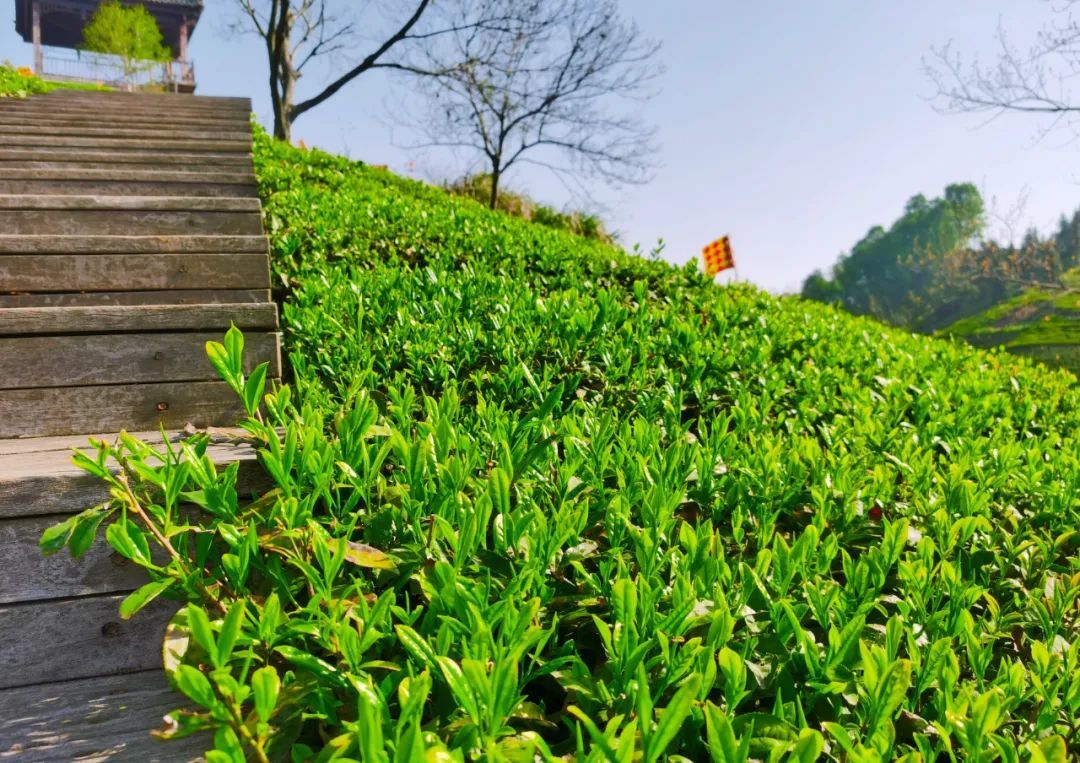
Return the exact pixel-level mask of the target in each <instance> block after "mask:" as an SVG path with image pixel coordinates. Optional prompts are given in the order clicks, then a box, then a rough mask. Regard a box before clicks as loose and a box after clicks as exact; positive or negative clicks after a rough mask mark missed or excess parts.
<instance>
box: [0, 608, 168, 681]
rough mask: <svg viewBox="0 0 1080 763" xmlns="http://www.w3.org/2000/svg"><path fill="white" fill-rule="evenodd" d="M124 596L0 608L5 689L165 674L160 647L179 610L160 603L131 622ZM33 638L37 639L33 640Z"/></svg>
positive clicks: (0, 668) (0, 677)
mask: <svg viewBox="0 0 1080 763" xmlns="http://www.w3.org/2000/svg"><path fill="white" fill-rule="evenodd" d="M123 600H124V594H105V595H103V596H86V597H80V598H76V599H60V600H55V601H43V602H30V603H26V604H11V605H7V606H3V607H0V689H8V688H13V687H18V686H33V685H35V684H41V683H48V682H52V681H70V680H72V679H75V678H90V677H94V676H110V675H116V674H118V673H131V672H133V671H136V670H150V669H152V668H158V669H160V668H161V650H160V648H159V649H157V650H155V649H153V648H147V647H148V645H151V644H160V643H161V642H162V640H163V638H164V635H165V626H166V625H167V624H168V622H169V619H170V618H171V617H172V616H173V614H174V613H175V612H176V608H177V607H176V604H175V603H174V602H170V601H164V600H161V599H158V600H157V601H154V602H152V603H151V604H150V605H149V606H148V607H146V609H144V610H143V611H142V612H140V613H139V614H140V616H139V617H137V618H133V619H131V620H126V621H125V620H121V619H120V615H119V613H118V612H117V610H118V609H119V607H120V602H121V601H123ZM29 634H33V637H31V638H28V635H29Z"/></svg>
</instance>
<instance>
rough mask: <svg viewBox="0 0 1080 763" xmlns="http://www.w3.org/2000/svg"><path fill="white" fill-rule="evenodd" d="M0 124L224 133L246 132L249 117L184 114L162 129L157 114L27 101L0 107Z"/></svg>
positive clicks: (249, 125) (249, 123)
mask: <svg viewBox="0 0 1080 763" xmlns="http://www.w3.org/2000/svg"><path fill="white" fill-rule="evenodd" d="M7 100H10V99H5V101H7ZM0 122H3V124H5V125H19V126H21V127H37V126H38V125H57V126H67V127H79V126H86V127H103V126H110V125H116V126H123V127H142V128H147V129H153V128H160V127H163V126H167V125H172V126H173V127H179V126H183V127H199V128H206V127H219V128H224V129H228V130H242V129H244V128H248V130H249V131H250V127H251V115H250V114H237V115H224V116H220V115H214V114H208V115H200V114H188V115H186V116H185V117H184V121H183V123H182V124H181V123H179V122H175V121H173V122H169V123H166V125H163V124H162V121H161V114H160V112H156V113H154V114H150V115H145V116H144V115H141V114H137V113H131V112H130V111H128V112H125V113H122V114H112V115H108V114H100V113H96V112H94V111H93V110H91V109H78V108H76V109H61V108H57V107H56V106H55V105H34V102H33V101H28V102H26V103H25V104H16V105H14V106H10V107H9V106H7V105H6V103H5V104H0Z"/></svg>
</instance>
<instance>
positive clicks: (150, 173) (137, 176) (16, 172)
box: [0, 162, 256, 195]
mask: <svg viewBox="0 0 1080 763" xmlns="http://www.w3.org/2000/svg"><path fill="white" fill-rule="evenodd" d="M0 180H116V181H122V180H128V181H132V182H140V183H141V182H151V181H152V182H155V183H219V184H222V185H243V186H247V187H252V188H254V187H255V185H256V180H255V173H253V172H245V171H241V170H221V169H208V170H198V169H187V170H178V169H172V168H168V167H167V168H165V169H156V170H138V169H134V170H133V169H131V168H129V167H124V166H120V167H102V168H100V169H87V168H86V167H85V166H84V165H82V164H79V163H78V162H69V163H68V165H67V166H64V167H55V168H52V169H47V168H41V167H34V166H33V165H29V164H28V165H26V166H20V165H19V164H18V163H17V162H7V163H5V164H2V165H0ZM136 195H138V194H136ZM143 195H146V194H143Z"/></svg>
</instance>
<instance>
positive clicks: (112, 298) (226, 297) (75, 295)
mask: <svg viewBox="0 0 1080 763" xmlns="http://www.w3.org/2000/svg"><path fill="white" fill-rule="evenodd" d="M159 256H164V255H159ZM151 259H156V258H151ZM222 259H225V258H222ZM234 259H236V257H235V256H234V257H230V258H228V260H227V261H228V262H232V260H234ZM263 259H265V258H263ZM3 272H4V262H3V258H0V274H2V273H3ZM2 278H3V276H2V275H0V279H2ZM129 283H130V282H129ZM120 285H121V286H123V285H124V284H120ZM193 285H197V284H193ZM225 285H226V286H229V285H230V284H225ZM129 288H139V289H147V288H150V289H152V288H154V285H152V284H151V285H146V284H139V285H137V286H129ZM27 291H30V290H27ZM269 301H270V290H269V289H232V288H229V289H184V290H181V291H177V290H164V291H90V292H86V291H82V292H44V293H36V294H25V293H24V294H0V310H2V309H6V308H9V307H90V306H94V305H219V304H226V303H238V302H269Z"/></svg>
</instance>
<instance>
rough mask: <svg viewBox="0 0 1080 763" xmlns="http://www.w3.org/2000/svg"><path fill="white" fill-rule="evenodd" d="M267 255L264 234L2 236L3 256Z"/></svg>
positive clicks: (0, 250) (1, 234) (0, 244)
mask: <svg viewBox="0 0 1080 763" xmlns="http://www.w3.org/2000/svg"><path fill="white" fill-rule="evenodd" d="M239 253H245V254H267V243H266V238H265V237H264V236H263V235H261V233H260V234H259V235H239V236H238V235H230V236H221V235H206V234H201V233H200V234H190V235H165V236H162V235H157V236H131V235H120V236H97V235H92V236H88V235H85V234H79V233H75V234H70V235H57V234H53V233H48V234H22V235H11V234H4V233H0V255H2V254H239Z"/></svg>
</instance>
